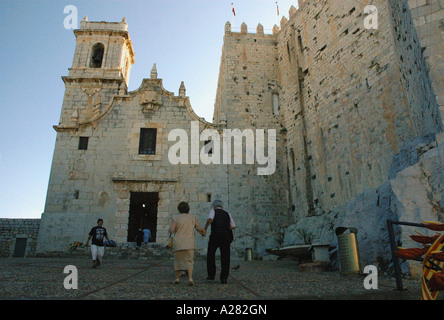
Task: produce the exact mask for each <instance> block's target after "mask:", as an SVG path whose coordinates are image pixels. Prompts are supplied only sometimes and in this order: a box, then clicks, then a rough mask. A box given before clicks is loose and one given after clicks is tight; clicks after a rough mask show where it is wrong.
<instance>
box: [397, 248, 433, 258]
mask: <svg viewBox="0 0 444 320" xmlns="http://www.w3.org/2000/svg"><path fill="white" fill-rule="evenodd" d="M427 250H428V248H427V247H425V248H411V249H399V250H398V251H396V252H395V254H396V256H398V257H399V258H401V259H405V260H415V259H419V258H421V257H422V256H423V255H424V254H425V253H426V252H427Z"/></svg>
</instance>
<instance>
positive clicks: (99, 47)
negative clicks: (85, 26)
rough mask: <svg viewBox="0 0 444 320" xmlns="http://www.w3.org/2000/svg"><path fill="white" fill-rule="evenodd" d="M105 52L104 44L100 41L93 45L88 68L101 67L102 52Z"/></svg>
mask: <svg viewBox="0 0 444 320" xmlns="http://www.w3.org/2000/svg"><path fill="white" fill-rule="evenodd" d="M104 52H105V46H104V45H103V44H101V43H96V44H94V45H93V47H92V50H91V61H90V64H89V66H90V68H101V67H102V62H103V54H104Z"/></svg>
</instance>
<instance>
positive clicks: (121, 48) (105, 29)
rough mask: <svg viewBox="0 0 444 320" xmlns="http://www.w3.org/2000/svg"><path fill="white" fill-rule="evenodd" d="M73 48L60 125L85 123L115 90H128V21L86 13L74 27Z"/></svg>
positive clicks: (130, 52) (130, 53) (130, 60)
mask: <svg viewBox="0 0 444 320" xmlns="http://www.w3.org/2000/svg"><path fill="white" fill-rule="evenodd" d="M74 34H75V36H76V49H75V52H74V59H73V62H72V67H71V68H69V74H68V76H65V77H62V79H63V81H64V82H65V97H64V101H63V107H62V112H61V116H60V123H59V126H58V127H60V128H63V127H72V126H73V125H78V124H82V123H83V124H85V123H89V122H91V121H93V120H94V119H96V118H97V117H99V116H100V114H101V113H102V112H103V109H104V108H103V107H102V106H104V105H106V104H108V103H109V102H110V99H111V98H112V97H113V96H114V95H117V94H120V95H122V94H126V93H127V92H128V82H129V73H130V69H131V65H132V64H133V63H134V62H135V60H134V50H133V45H132V43H131V40H130V37H129V33H128V25H127V23H126V21H125V18H123V19H122V21H121V22H92V21H91V22H90V21H87V18H86V17H85V18H84V19H83V20H82V21H81V23H80V29H77V30H74Z"/></svg>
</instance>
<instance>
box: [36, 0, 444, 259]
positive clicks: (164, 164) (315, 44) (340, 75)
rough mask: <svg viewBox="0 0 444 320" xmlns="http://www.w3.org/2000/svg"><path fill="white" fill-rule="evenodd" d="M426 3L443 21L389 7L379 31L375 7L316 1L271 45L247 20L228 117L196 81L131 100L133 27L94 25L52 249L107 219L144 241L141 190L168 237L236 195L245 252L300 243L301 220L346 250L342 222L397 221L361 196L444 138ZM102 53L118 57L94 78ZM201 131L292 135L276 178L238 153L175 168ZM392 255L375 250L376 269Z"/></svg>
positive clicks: (76, 65) (231, 54) (226, 103)
mask: <svg viewBox="0 0 444 320" xmlns="http://www.w3.org/2000/svg"><path fill="white" fill-rule="evenodd" d="M424 1H425V0H424ZM424 1H423V2H422V6H427V5H430V6H431V7H430V8H432V9H433V12H434V13H433V16H432V17H429V16H428V15H427V14H426V13H425V12H424V11H418V10H417V11H416V13H415V14H413V11H410V10H409V5H410V6H411V7H412V6H413V5H414V4H413V1H409V2H407V1H406V0H375V1H373V3H372V4H373V5H375V6H376V7H377V9H378V22H379V28H378V29H377V30H366V29H365V28H364V18H365V14H364V7H365V6H366V5H367V4H368V1H364V0H362V1H355V0H353V1H352V0H343V1H328V0H319V1H300V6H299V10H296V9H295V8H294V7H292V8H291V9H290V12H289V18H288V19H287V18H285V17H284V18H282V20H281V25H280V28H279V27H277V26H275V27H274V28H273V33H272V34H271V35H269V34H264V32H263V27H262V26H261V25H260V24H259V25H258V27H257V29H256V33H248V31H247V26H246V25H245V24H243V25H242V27H241V32H240V33H235V32H232V31H231V25H230V23H229V22H227V24H226V25H225V35H224V45H223V48H222V56H221V61H220V71H219V80H218V87H217V92H216V102H215V109H214V118H213V123H208V122H206V121H205V120H203V119H201V118H199V117H197V116H196V114H195V113H194V111H193V110H192V108H191V105H190V102H189V99H188V97H186V94H185V86H184V84H183V83H182V84H181V86H180V88H179V94H178V95H175V94H174V93H172V92H169V91H167V90H165V89H164V88H163V86H162V80H161V79H158V78H157V70H156V67H154V68H153V70H152V71H151V74H150V78H147V79H144V80H143V82H142V84H141V86H140V87H139V88H138V89H137V90H135V91H132V92H128V90H127V83H128V79H129V70H130V67H131V64H133V63H134V61H135V60H134V52H133V49H132V45H131V40H130V38H129V34H128V31H127V25H126V22H125V21H122V22H120V23H106V22H88V21H86V20H84V21H82V23H81V28H80V29H79V30H76V31H75V35H76V40H77V46H76V51H75V54H74V60H73V65H72V67H71V68H70V69H69V75H68V76H66V77H63V80H64V82H65V85H66V91H65V98H64V102H63V106H62V112H61V118H60V123H59V124H58V125H57V126H55V129H56V131H57V140H56V146H55V150H54V159H53V165H52V169H51V176H50V182H49V186H48V195H47V201H46V206H45V212H44V213H43V215H42V223H41V227H40V235H39V243H38V250H39V251H52V250H62V249H65V248H66V245H67V244H69V243H70V242H72V241H83V240H84V238H85V235H86V234H87V232H88V230H89V228H91V227H92V226H93V225H95V223H96V220H97V218H99V217H101V218H103V219H104V220H105V226H106V227H107V228H108V230H109V232H110V234H111V237H112V238H113V239H115V240H116V241H117V242H118V243H125V242H127V241H131V239H128V234H129V232H130V231H129V220H130V219H131V216H130V215H131V214H130V211H131V210H133V209H132V204H131V203H132V202H131V201H132V200H131V197H132V195H133V194H134V193H136V192H145V193H147V192H152V193H155V194H157V195H158V203H157V216H156V218H157V220H156V228H157V229H156V242H160V243H162V242H163V241H166V239H167V236H168V231H167V229H168V226H169V224H170V221H171V217H172V215H174V214H176V212H177V209H176V207H177V204H178V202H179V201H182V200H185V201H188V202H189V203H190V206H191V211H192V212H193V213H195V214H196V215H197V216H198V219H199V221H200V222H202V223H204V222H205V218H206V213H207V211H208V209H209V205H210V203H211V200H214V199H216V198H220V199H221V200H222V201H223V202H224V203H225V205H226V208H227V209H228V210H229V211H230V212H231V213H232V214H233V216H234V217H235V219H236V222H237V224H238V226H239V228H238V229H237V230H236V241H235V243H234V247H235V248H236V249H237V250H239V251H242V250H244V249H245V248H247V247H251V248H254V249H255V250H256V251H257V252H258V253H259V254H261V255H262V254H265V249H266V248H270V247H276V246H279V245H281V244H282V242H284V243H287V244H290V243H289V241H290V239H295V237H292V236H291V234H290V233H289V232H290V231H291V230H292V228H293V226H295V225H297V224H298V223H300V224H303V225H304V226H305V227H306V228H308V229H310V228H317V229H318V230H319V231H321V230H322V232H324V231H325V232H324V233H323V235H321V236H319V237H317V238H316V239H314V240H318V241H319V240H322V241H326V242H332V240H333V239H332V229H331V228H333V226H334V225H335V224H336V223H339V222H338V221H341V222H346V221H354V222H356V221H358V222H359V223H360V224H361V225H365V223H364V222H365V221H372V223H374V225H379V223H380V220H381V219H384V218H383V217H385V216H384V215H382V214H380V210H379V209H378V210H379V211H378V210H368V211H367V212H365V210H363V211H362V210H355V209H351V208H350V207H345V206H346V205H347V204H348V203H360V202H359V200H356V199H361V198H362V195H365V194H371V195H372V199H373V197H374V198H375V199H376V198H377V201H375V203H377V206H379V204H380V203H379V195H378V196H374V194H375V193H374V192H369V190H375V189H378V188H380V186H381V185H383V186H386V184H384V183H385V182H386V181H387V179H389V175H390V167H391V164H392V161H393V159H394V157H395V156H396V155H398V154H399V153H400V152H402V151H403V150H404V149H405V148H404V145H405V144H406V143H407V144H408V143H409V142H410V141H412V140H414V139H415V138H416V137H424V136H427V137H428V138H427V139H428V140H427V145H430V148H436V146H437V142H436V141H438V140H439V139H442V134H441V135H440V133H441V132H442V130H443V125H442V117H441V115H440V104H439V103H438V102H437V100H438V101H439V100H440V97H441V93H442V88H443V87H444V86H443V84H442V81H441V80H442V74H443V73H442V72H439V70H440V69H439V68H441V66H440V63H439V61H441V60H440V59H442V52H443V51H442V50H441V51H440V52H441V53H437V52H439V51H438V49H439V47H440V46H442V41H441V42H439V43H438V41H436V43H435V42H433V41H432V42H430V41H428V39H429V37H428V36H427V34H426V32H425V30H424V29H421V31H420V32H419V35H418V33H417V31H416V29H415V25H414V22H415V23H416V25H417V26H418V27H419V26H421V23H422V22H421V21H422V17H425V18H424V24H427V25H428V26H429V28H432V30H434V31H436V32H438V33H440V32H442V30H441V25H439V21H441V23H442V19H441V20H440V18H439V17H440V14H441V13H442V12H443V10H442V9H443V3H442V1H441V0H430V1H427V2H425V3H424ZM418 7H421V6H420V5H418V6H416V7H415V8H418ZM412 15H413V18H412ZM414 19H415V20H414ZM433 39H435V37H433ZM435 40H436V39H435ZM98 44H102V46H103V49H104V50H103V52H104V54H103V61H102V65H101V67H100V68H92V67H91V65H90V63H91V61H92V60H91V59H92V56H93V53H94V52H95V51H94V48H96V47H95V46H96V45H98ZM429 44H430V45H429ZM424 46H427V47H428V49H426V50H425V51H424V49H423V48H422V47H424ZM430 49H432V50H433V51H432V52H433V53H432V54H431V55H430V56H427V52H430ZM428 50H429V51H428ZM424 52H426V56H425V57H426V58H427V60H425V59H424V58H425V57H424ZM441 112H442V111H441ZM193 121H196V122H197V123H198V126H199V130H200V132H202V131H203V130H205V129H213V130H217V132H218V133H219V134H220V135H221V136H222V132H223V130H224V129H239V130H247V129H254V130H255V129H262V130H265V131H267V130H276V133H277V134H276V171H275V173H274V174H273V175H269V176H259V175H257V169H258V167H259V165H258V164H257V163H255V164H245V157H246V156H245V154H244V156H243V160H244V162H243V164H233V163H234V162H233V159H234V156H235V155H234V154H233V152H232V157H231V163H230V164H210V165H202V164H179V165H172V164H171V163H170V162H169V160H168V150H169V149H170V148H171V146H172V145H173V144H174V143H175V142H174V141H168V134H169V132H171V130H173V129H178V128H179V129H183V130H184V131H185V132H186V133H187V134H188V137H189V136H190V134H191V131H190V126H191V123H192V122H193ZM149 128H151V129H156V132H157V136H156V151H155V154H152V155H149V154H148V155H147V154H139V152H138V148H139V142H140V136H141V129H149ZM81 137H83V138H88V148H87V150H79V148H78V146H79V140H80V138H81ZM436 137H438V138H436ZM439 137H441V138H439ZM430 139H432V140H433V141H432V140H430ZM435 140H436V141H435ZM420 141H423V140H421V139H420ZM203 144H204V141H201V142H200V145H199V149H200V148H202V147H203ZM188 147H189V149H190V148H191V145H190V144H189V145H188ZM265 149H266V148H265ZM440 150H441V149H440ZM244 152H245V150H244ZM431 154H434V155H435V156H436V155H439V152H432V153H431ZM438 167H439V166H434V168H438ZM432 176H433V175H432ZM390 179H391V178H390ZM398 180H399V179H398ZM399 181H401V180H399ZM394 185H395V184H393V186H394ZM435 185H436V183H435V182H434V183H433V186H435ZM434 188H436V187H434ZM386 189H387V188H386V187H384V188H382V187H381V189H378V190H386ZM389 189H390V188H389ZM395 189H396V188H395ZM390 190H391V189H390ZM390 190H388V191H387V192H389V193H390V192H391V193H390V194H395V193H396V191H397V189H396V190H395V191H394V192H392V191H390ZM378 192H379V191H378ZM378 192H376V193H378ZM381 192H382V191H381ZM398 195H399V193H398ZM364 198H365V196H364ZM384 199H385V198H384ZM381 201H382V200H381ZM438 202H439V201H438ZM436 206H438V207H439V206H440V205H439V204H437V205H435V204H434V207H435V208H436ZM389 207H390V205H387V206H385V207H384V208H389ZM427 208H428V207H427ZM391 209H392V208H391V207H390V210H391ZM339 211H341V212H339ZM373 214H374V216H370V215H373ZM388 214H389V215H393V216H396V213H394V212H392V211H390V213H388ZM367 215H369V216H367ZM344 216H345V217H348V218H350V219H348V218H347V219H348V220H347V219H345V218H344ZM422 216H430V217H432V218H435V213H434V212H429V213H428V209H427V210H425V211H424V214H423V215H422ZM381 217H382V218H381ZM381 221H382V220H381ZM308 229H307V230H308ZM327 229H328V230H327ZM378 241H379V240H378ZM197 245H198V247H199V248H201V249H203V248H205V247H206V243H205V240H203V239H201V238H200V237H198V243H197ZM372 250H373V249H372ZM380 251H381V250H379V249H375V250H373V251H372V252H371V253H369V256H371V258H370V260H371V259H373V258H374V257H376V256H378V257H379V255H380ZM382 251H383V250H382ZM375 259H376V258H375Z"/></svg>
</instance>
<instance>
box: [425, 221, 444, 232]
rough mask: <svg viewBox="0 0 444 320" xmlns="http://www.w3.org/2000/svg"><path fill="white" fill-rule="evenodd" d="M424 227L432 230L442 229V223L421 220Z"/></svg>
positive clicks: (443, 225)
mask: <svg viewBox="0 0 444 320" xmlns="http://www.w3.org/2000/svg"><path fill="white" fill-rule="evenodd" d="M421 224H422V225H423V226H424V227H426V228H427V229H430V230H434V231H444V223H438V222H423V223H421Z"/></svg>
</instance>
